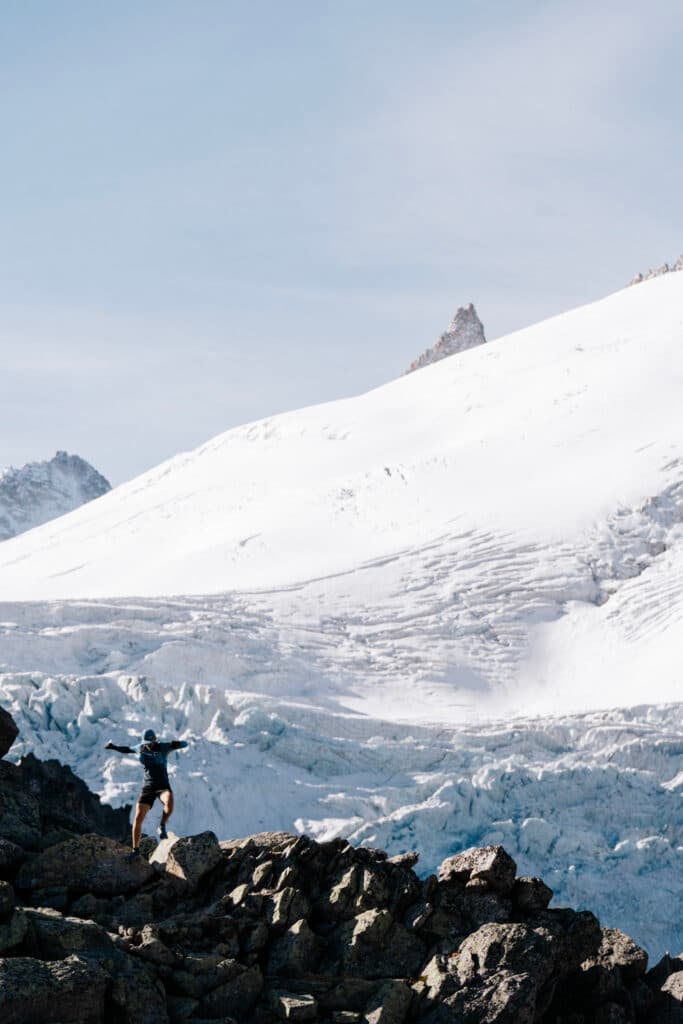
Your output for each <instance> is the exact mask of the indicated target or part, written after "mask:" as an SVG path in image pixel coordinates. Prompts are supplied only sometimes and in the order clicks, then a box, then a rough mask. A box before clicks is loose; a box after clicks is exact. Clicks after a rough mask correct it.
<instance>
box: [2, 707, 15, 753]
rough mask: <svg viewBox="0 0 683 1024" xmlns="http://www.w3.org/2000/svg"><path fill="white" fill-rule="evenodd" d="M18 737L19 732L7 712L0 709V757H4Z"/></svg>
mask: <svg viewBox="0 0 683 1024" xmlns="http://www.w3.org/2000/svg"><path fill="white" fill-rule="evenodd" d="M18 735H19V730H18V729H17V725H16V722H15V721H14V719H13V718H12V716H11V715H10V713H9V711H5V709H4V708H1V707H0V757H4V756H5V754H6V753H7V751H8V750H9V748H10V747H11V746H12V744H13V743H14V741H15V739H16V738H17V736H18Z"/></svg>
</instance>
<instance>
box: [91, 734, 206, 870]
mask: <svg viewBox="0 0 683 1024" xmlns="http://www.w3.org/2000/svg"><path fill="white" fill-rule="evenodd" d="M186 746H187V742H186V740H172V741H171V742H170V743H162V742H159V740H157V737H156V733H155V732H154V729H147V730H146V731H145V734H144V736H143V737H142V743H141V745H140V748H139V750H133V748H132V747H117V746H116V744H115V743H112V742H111V740H110V741H109V743H107V745H106V748H105V749H106V750H117V751H118V752H119V754H139V759H140V764H141V765H142V767H143V768H144V770H145V777H144V780H143V783H142V789H141V790H140V795H139V797H138V802H137V804H136V805H135V817H134V819H133V854H137V853H139V852H140V836H141V835H142V823H143V821H144V820H145V818H146V817H147V814H148V813H149V811H151V809H152V807H153V806H154V801H155V800H156V798H157V797H159V800H160V801H161V806H162V808H163V813H162V815H161V822H160V824H159V828H158V829H157V832H158V833H159V839H167V838H168V836H167V833H166V822H167V821H168V819H169V818H170V817H171V815H172V814H173V790H172V789H171V783H170V782H169V781H168V766H167V763H166V762H167V760H168V755H169V754H170V752H171V751H172V750H182V748H183V747H186Z"/></svg>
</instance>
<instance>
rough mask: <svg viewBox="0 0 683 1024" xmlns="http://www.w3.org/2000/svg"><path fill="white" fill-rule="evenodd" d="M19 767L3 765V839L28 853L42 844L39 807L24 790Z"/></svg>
mask: <svg viewBox="0 0 683 1024" xmlns="http://www.w3.org/2000/svg"><path fill="white" fill-rule="evenodd" d="M18 771H19V770H18V769H17V767H16V765H13V764H10V763H9V762H7V761H0V839H7V840H9V841H10V842H11V843H12V844H16V845H18V846H20V847H23V848H25V849H29V850H32V849H35V848H36V847H37V845H38V843H39V842H40V836H41V824H40V805H39V803H38V801H37V799H36V798H35V797H34V796H33V795H32V794H31V793H28V792H26V790H24V789H22V788H21V781H20V779H19V778H18Z"/></svg>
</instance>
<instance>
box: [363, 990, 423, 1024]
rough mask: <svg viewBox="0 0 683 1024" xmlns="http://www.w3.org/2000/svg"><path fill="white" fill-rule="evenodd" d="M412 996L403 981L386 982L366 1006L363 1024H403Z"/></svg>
mask: <svg viewBox="0 0 683 1024" xmlns="http://www.w3.org/2000/svg"><path fill="white" fill-rule="evenodd" d="M412 996H413V994H412V992H411V990H410V988H409V986H408V985H407V984H406V983H405V982H404V981H388V982H387V983H386V984H384V985H382V987H381V988H380V989H379V991H378V992H377V993H376V994H375V996H374V997H373V998H372V999H371V1000H370V1002H369V1003H368V1005H367V1006H366V1008H365V1013H364V1014H363V1017H362V1022H363V1024H403V1022H404V1021H405V1019H406V1017H407V1015H408V1010H409V1009H410V1004H411V1001H412Z"/></svg>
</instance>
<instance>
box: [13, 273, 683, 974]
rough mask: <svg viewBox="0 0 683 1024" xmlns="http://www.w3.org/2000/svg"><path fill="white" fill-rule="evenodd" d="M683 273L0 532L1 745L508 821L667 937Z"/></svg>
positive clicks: (262, 791)
mask: <svg viewBox="0 0 683 1024" xmlns="http://www.w3.org/2000/svg"><path fill="white" fill-rule="evenodd" d="M682 325H683V275H678V274H670V275H666V276H663V277H659V278H656V279H653V280H649V281H645V282H643V283H642V284H640V285H639V286H638V288H633V289H628V290H625V291H622V292H619V293H617V294H615V295H613V296H609V297H608V298H606V299H604V300H601V301H600V302H597V303H594V304H592V305H590V306H586V307H583V308H581V309H578V310H573V311H571V312H570V313H567V314H563V315H562V316H559V317H555V318H553V319H551V320H549V321H546V322H544V323H542V324H538V325H535V326H534V327H531V328H528V329H526V330H524V331H520V332H516V333H515V334H513V335H510V336H508V337H506V338H501V339H498V340H496V341H492V342H488V343H487V344H486V345H483V346H480V347H477V348H473V349H470V350H467V351H465V352H463V353H460V354H458V355H456V356H451V357H449V358H446V359H444V360H441V361H440V362H439V363H437V364H435V365H432V366H428V367H425V368H423V369H420V370H419V371H417V372H415V373H413V374H410V375H409V376H407V377H403V378H400V379H399V380H397V381H393V382H391V383H390V384H388V385H385V386H384V387H382V388H378V389H376V390H375V391H373V392H370V393H368V394H366V395H361V396H359V397H357V398H353V399H345V400H342V401H339V402H334V403H328V404H326V405H321V406H316V407H312V408H310V409H303V410H298V411H297V412H294V413H287V414H283V415H281V416H275V417H271V418H269V419H267V420H263V421H260V422H258V423H253V424H247V425H245V426H244V427H240V428H237V429H235V430H232V431H229V432H227V433H226V434H223V435H221V436H219V437H217V438H214V439H213V440H211V441H209V442H207V444H205V445H203V446H201V447H200V448H199V449H197V450H196V451H194V452H188V453H183V454H181V455H179V456H177V457H175V458H174V459H171V460H169V461H168V462H166V463H164V464H163V465H162V466H160V467H157V468H156V469H153V470H151V471H150V472H149V473H146V474H144V475H143V476H141V477H138V478H137V479H136V480H133V481H131V482H130V483H128V484H124V485H122V486H121V487H118V488H116V489H114V490H113V491H111V492H110V493H109V494H107V495H105V496H103V497H102V498H99V499H98V501H97V502H95V503H94V504H91V505H86V506H83V507H82V508H80V509H78V510H76V511H75V512H72V513H70V514H68V515H66V516H64V517H61V518H60V519H58V520H54V521H53V522H51V523H48V524H46V525H44V526H41V527H40V528H38V529H36V530H32V531H30V532H29V533H26V534H23V535H22V536H20V537H17V538H15V539H13V540H9V541H6V542H5V543H3V544H2V546H0V702H1V703H3V705H5V706H6V707H7V708H8V710H10V711H11V713H12V714H13V715H14V717H15V719H16V721H17V723H18V725H19V726H20V729H21V742H20V743H18V744H16V745H15V748H13V754H14V756H20V754H21V753H22V752H25V751H26V750H28V749H32V750H34V751H35V753H36V754H37V755H38V756H42V757H58V758H59V759H60V760H62V761H65V762H66V763H68V764H71V765H72V767H74V768H75V769H76V770H77V771H78V773H79V774H80V775H82V776H83V778H84V779H85V780H86V781H87V782H88V784H89V785H90V786H91V787H92V788H93V789H95V790H96V791H97V792H99V793H100V794H101V795H102V796H103V797H104V798H105V799H108V800H110V801H111V802H112V803H114V804H121V803H124V802H130V801H131V800H133V799H134V797H135V794H136V788H137V784H138V773H139V767H138V766H136V764H135V761H134V760H133V759H130V758H129V759H126V758H121V757H119V756H118V755H112V754H111V753H110V752H108V751H105V750H104V743H105V742H106V741H107V740H109V739H113V740H114V741H115V742H117V741H118V742H121V743H129V742H130V743H131V744H132V743H134V742H135V741H136V740H137V739H138V737H139V735H140V733H141V732H142V730H143V729H144V728H146V727H147V726H149V725H151V726H152V727H154V728H155V729H156V730H157V731H158V732H159V733H160V734H164V735H166V736H169V737H171V736H178V737H180V738H183V739H188V740H189V741H190V743H191V747H190V750H189V751H188V752H187V753H186V754H182V755H180V756H179V757H178V758H177V760H175V761H174V762H173V771H174V773H175V777H176V783H177V792H178V797H179V799H178V809H177V811H176V816H175V817H174V829H176V831H183V832H192V831H200V830H202V829H205V828H213V829H214V830H215V831H216V832H217V833H219V834H220V835H221V836H228V835H239V834H246V833H248V832H255V831H259V830H262V829H265V828H282V829H288V830H294V831H296V830H299V831H306V832H309V833H310V834H312V835H314V836H316V837H317V838H330V837H332V836H335V835H344V836H347V837H348V838H350V839H351V840H352V841H353V842H358V843H366V844H369V845H381V846H384V847H386V848H387V849H388V850H389V851H390V853H392V854H393V853H399V852H402V851H403V850H407V849H413V848H416V849H420V851H421V852H422V861H421V864H420V867H421V868H422V870H423V871H424V872H429V871H431V870H433V869H434V867H435V866H436V865H437V864H438V862H439V861H440V860H441V859H442V858H443V857H444V856H446V855H448V854H450V853H452V852H453V851H454V850H455V849H458V848H462V847H463V846H469V845H475V844H481V843H491V842H502V843H503V844H504V845H505V846H506V848H508V849H509V850H510V852H511V853H512V855H513V856H514V857H515V858H516V859H517V861H518V864H519V867H520V870H521V871H522V872H523V873H528V874H540V875H543V877H544V878H546V880H547V881H548V882H549V883H550V884H551V885H553V887H554V889H555V892H556V898H555V902H556V904H561V903H568V904H570V905H572V906H575V907H590V908H591V909H595V910H596V911H597V912H598V913H599V914H600V916H601V918H602V920H603V923H604V924H606V925H609V926H617V927H620V928H623V929H624V930H625V931H627V932H628V933H630V934H632V935H633V936H634V937H635V938H636V939H637V941H639V942H640V943H641V944H643V945H644V946H645V947H646V948H647V949H648V950H649V952H650V954H651V955H652V956H657V955H658V954H659V953H661V952H662V951H663V950H664V949H665V948H669V949H671V950H672V951H673V952H677V951H678V950H680V949H681V947H683V941H682V938H683V936H682V926H681V924H680V920H679V919H678V917H677V912H676V910H675V908H676V907H678V906H680V902H681V896H682V895H683V882H682V880H681V879H682V873H681V867H683V859H682V858H683V803H682V800H681V797H682V795H683V761H682V755H683V705H682V704H681V699H680V672H679V665H680V663H681V655H682V654H683V640H682V633H681V622H682V620H683V582H682V581H683V543H682V540H681V537H682V531H683V403H682V402H681V400H680V396H681V394H683V349H682V347H681V340H683V338H682V335H683V326H682Z"/></svg>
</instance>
